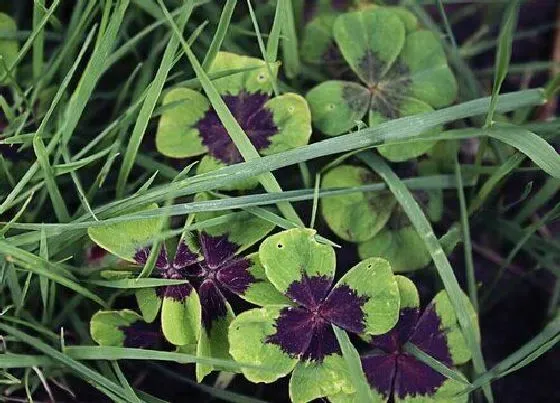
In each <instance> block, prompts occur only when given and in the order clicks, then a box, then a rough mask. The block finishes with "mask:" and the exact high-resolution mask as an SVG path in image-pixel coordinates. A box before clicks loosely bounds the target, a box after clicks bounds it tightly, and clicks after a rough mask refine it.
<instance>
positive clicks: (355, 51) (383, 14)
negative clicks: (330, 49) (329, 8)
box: [334, 7, 405, 85]
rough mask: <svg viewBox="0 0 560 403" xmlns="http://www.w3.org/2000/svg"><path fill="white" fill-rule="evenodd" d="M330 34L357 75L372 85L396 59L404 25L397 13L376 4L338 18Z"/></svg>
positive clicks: (402, 42)
mask: <svg viewBox="0 0 560 403" xmlns="http://www.w3.org/2000/svg"><path fill="white" fill-rule="evenodd" d="M334 37H335V40H336V42H337V44H338V46H339V48H340V51H341V52H342V55H343V56H344V59H345V60H346V61H347V62H348V64H349V65H350V67H351V68H352V70H353V71H354V72H355V73H356V74H357V75H358V77H360V79H361V80H362V81H363V82H364V83H366V84H368V85H376V84H377V83H378V81H380V80H382V79H383V78H384V77H385V75H386V74H387V72H388V71H389V70H390V69H391V66H392V65H393V63H394V62H395V61H396V60H397V58H398V56H399V53H400V52H401V50H402V48H403V46H404V42H405V27H404V24H403V23H402V21H401V19H400V18H399V17H398V15H396V14H395V13H393V12H392V11H390V10H389V9H387V8H384V7H376V8H374V9H372V10H366V11H358V12H352V13H346V14H343V15H341V16H340V17H338V18H337V19H336V21H335V23H334Z"/></svg>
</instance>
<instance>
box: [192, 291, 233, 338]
mask: <svg viewBox="0 0 560 403" xmlns="http://www.w3.org/2000/svg"><path fill="white" fill-rule="evenodd" d="M198 295H199V296H200V305H201V307H202V324H203V325H204V328H205V329H206V332H207V333H210V330H211V329H212V323H213V322H214V321H215V320H218V319H220V318H224V317H226V315H227V306H226V299H225V297H224V296H223V294H222V293H221V291H220V289H219V288H218V286H216V284H215V283H214V281H212V280H204V281H203V282H202V284H201V285H200V287H199V289H198Z"/></svg>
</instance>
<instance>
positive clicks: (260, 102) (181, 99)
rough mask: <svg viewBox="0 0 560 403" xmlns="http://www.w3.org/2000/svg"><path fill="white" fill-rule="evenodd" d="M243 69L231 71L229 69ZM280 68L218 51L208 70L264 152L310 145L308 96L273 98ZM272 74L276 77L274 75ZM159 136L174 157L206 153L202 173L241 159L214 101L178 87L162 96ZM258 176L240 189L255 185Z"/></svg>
mask: <svg viewBox="0 0 560 403" xmlns="http://www.w3.org/2000/svg"><path fill="white" fill-rule="evenodd" d="M236 70H242V72H239V73H236V74H231V71H236ZM277 71H278V66H277V65H275V64H273V65H269V66H268V67H267V65H266V63H265V62H264V61H263V60H259V59H255V58H252V57H248V56H241V55H237V54H234V53H229V52H219V53H218V55H217V56H216V59H215V61H214V62H213V64H212V66H211V68H210V71H209V73H210V74H212V75H216V76H218V77H219V76H220V74H221V75H225V76H224V77H222V78H216V79H214V80H213V81H212V82H213V84H214V86H215V87H216V88H217V90H218V92H219V93H220V95H221V96H222V98H223V100H224V102H225V103H226V105H227V106H228V108H229V109H230V111H231V112H232V114H233V116H234V117H235V119H236V120H237V122H238V123H239V125H240V126H241V128H242V129H243V130H244V131H245V133H246V134H247V136H248V137H249V140H250V141H251V143H252V144H253V145H254V146H255V148H256V149H257V150H258V151H259V153H260V154H261V155H270V154H275V153H279V152H283V151H286V150H290V149H292V148H295V147H299V146H302V145H305V144H307V142H308V141H309V138H310V136H311V115H310V111H309V107H308V105H307V102H306V100H305V99H304V98H303V97H301V96H300V95H297V94H294V93H285V94H283V95H279V96H273V94H272V90H273V85H272V81H273V80H275V79H276V74H277ZM270 73H272V74H273V75H272V76H271V75H270ZM163 108H164V109H163V113H162V116H161V119H160V121H159V126H158V130H157V134H156V147H157V150H158V151H159V152H160V153H162V154H164V155H166V156H168V157H172V158H187V157H198V156H202V159H201V160H200V164H199V165H198V168H197V171H198V173H203V172H208V171H213V170H215V169H218V168H220V167H222V166H225V165H231V164H236V163H238V162H242V161H243V158H242V156H241V154H240V153H239V151H238V150H237V147H236V146H235V144H234V143H233V141H232V140H231V138H230V136H229V134H228V133H227V130H226V129H225V127H224V126H223V124H222V122H221V121H220V118H219V117H218V114H217V113H216V111H215V110H214V108H213V107H212V106H211V104H210V101H209V100H208V99H207V98H206V97H205V96H204V95H203V94H202V93H201V92H199V91H196V90H193V89H189V88H174V89H172V90H170V91H169V92H168V93H167V94H166V95H165V97H164V99H163ZM256 184H257V182H256V179H255V180H252V181H248V182H246V183H244V184H242V185H238V186H237V187H252V186H255V185H256Z"/></svg>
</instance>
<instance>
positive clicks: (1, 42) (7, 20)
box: [0, 13, 18, 84]
mask: <svg viewBox="0 0 560 403" xmlns="http://www.w3.org/2000/svg"><path fill="white" fill-rule="evenodd" d="M0 32H2V34H4V35H8V34H10V33H13V34H15V33H16V32H17V26H16V22H15V21H14V19H13V18H12V17H10V16H9V15H8V14H4V13H0ZM17 55H18V43H17V41H16V40H14V39H8V38H6V39H0V56H1V57H2V60H3V63H2V64H0V77H4V79H3V80H0V84H6V83H9V82H10V78H9V77H8V76H6V75H5V74H6V68H5V67H4V66H7V67H10V66H11V65H12V64H13V63H14V62H15V60H16V58H17ZM11 74H12V75H14V76H15V71H12V72H11Z"/></svg>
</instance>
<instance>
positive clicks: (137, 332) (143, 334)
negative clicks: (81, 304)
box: [90, 309, 163, 348]
mask: <svg viewBox="0 0 560 403" xmlns="http://www.w3.org/2000/svg"><path fill="white" fill-rule="evenodd" d="M90 333H91V338H92V339H93V340H94V341H95V342H96V343H98V344H100V345H102V346H119V347H132V348H155V347H157V346H158V345H160V344H161V343H162V342H163V335H162V333H161V330H160V329H159V326H156V325H152V324H149V323H146V322H144V321H143V320H142V317H141V316H140V315H138V314H137V313H136V312H134V311H130V310H128V309H125V310H122V311H99V312H97V313H96V314H95V315H93V316H92V317H91V322H90Z"/></svg>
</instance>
